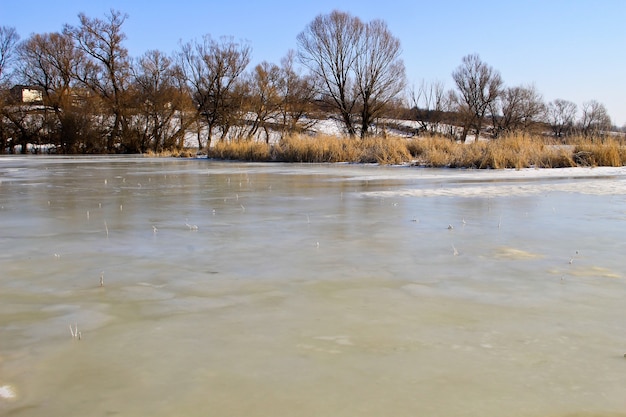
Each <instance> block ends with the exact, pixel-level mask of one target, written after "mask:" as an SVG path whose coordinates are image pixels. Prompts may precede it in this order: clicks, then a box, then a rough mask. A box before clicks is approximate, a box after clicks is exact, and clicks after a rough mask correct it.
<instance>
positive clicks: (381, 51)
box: [354, 20, 406, 137]
mask: <svg viewBox="0 0 626 417" xmlns="http://www.w3.org/2000/svg"><path fill="white" fill-rule="evenodd" d="M360 41H361V42H360V50H359V51H358V54H357V58H356V61H355V66H354V73H355V79H356V87H357V93H358V96H359V104H360V119H361V137H365V136H366V135H367V134H368V130H369V128H370V126H371V125H372V124H373V122H374V120H375V119H376V118H378V117H379V116H380V115H381V114H382V111H383V109H384V108H385V106H386V105H387V104H388V103H389V102H390V101H392V100H393V99H395V98H396V97H397V96H398V94H400V92H402V91H403V90H404V87H405V83H406V76H405V69H404V62H403V61H402V59H401V58H400V55H401V49H400V40H399V39H398V38H396V37H394V36H393V35H392V34H391V32H389V29H388V28H387V24H386V23H385V22H384V21H382V20H373V21H371V22H368V23H367V24H366V25H365V31H364V32H363V33H362V39H361V40H360Z"/></svg>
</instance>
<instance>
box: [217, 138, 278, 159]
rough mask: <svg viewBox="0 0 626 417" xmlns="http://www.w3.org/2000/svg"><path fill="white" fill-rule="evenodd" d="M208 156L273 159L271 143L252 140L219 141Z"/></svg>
mask: <svg viewBox="0 0 626 417" xmlns="http://www.w3.org/2000/svg"><path fill="white" fill-rule="evenodd" d="M207 156H208V157H209V158H215V159H225V160H235V161H248V162H254V161H256V162H267V161H271V155H270V147H269V145H267V144H266V143H265V142H256V141H251V140H245V141H244V140H240V141H233V142H217V143H215V144H214V145H213V146H211V147H210V148H209V149H208V152H207Z"/></svg>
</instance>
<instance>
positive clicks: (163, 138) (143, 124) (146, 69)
mask: <svg viewBox="0 0 626 417" xmlns="http://www.w3.org/2000/svg"><path fill="white" fill-rule="evenodd" d="M133 72H134V83H133V85H134V91H135V94H136V95H137V103H136V108H137V109H138V112H139V114H138V117H137V130H138V131H139V135H138V139H139V143H138V147H139V151H140V152H146V151H147V150H148V149H152V150H153V151H154V152H160V151H163V150H170V149H174V148H177V147H178V141H177V140H176V139H177V138H179V137H180V136H181V135H184V130H185V129H186V128H187V127H188V125H189V124H190V123H191V122H192V120H191V119H189V120H185V122H183V121H182V113H183V111H184V109H185V104H186V95H185V94H184V91H181V90H180V89H179V88H178V83H177V79H176V72H175V68H174V65H173V63H172V60H171V59H170V58H169V57H167V56H166V55H164V54H163V53H162V52H160V51H158V50H150V51H148V52H146V53H145V54H144V55H143V56H141V57H140V58H139V59H138V60H137V61H136V64H135V66H134V68H133Z"/></svg>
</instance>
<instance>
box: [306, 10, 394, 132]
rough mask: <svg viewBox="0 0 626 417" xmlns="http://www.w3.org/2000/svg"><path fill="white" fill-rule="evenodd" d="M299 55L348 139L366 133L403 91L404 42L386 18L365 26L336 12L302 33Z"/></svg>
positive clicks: (314, 23) (354, 18) (313, 22)
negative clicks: (392, 31)
mask: <svg viewBox="0 0 626 417" xmlns="http://www.w3.org/2000/svg"><path fill="white" fill-rule="evenodd" d="M297 40H298V46H299V51H298V56H299V58H300V61H301V62H302V63H303V64H304V65H305V66H306V67H307V68H309V70H310V71H311V72H312V74H313V75H314V76H315V78H316V79H317V80H319V86H321V87H322V89H321V90H320V93H321V94H322V95H323V96H324V97H327V98H328V99H329V101H330V103H331V105H332V107H334V108H335V109H336V110H337V111H338V113H339V115H340V117H341V120H342V121H343V124H344V127H345V129H346V131H347V133H348V134H349V135H350V136H355V135H356V133H357V128H356V126H357V122H359V121H360V130H361V137H364V136H366V135H367V133H368V130H369V128H370V126H371V124H372V123H373V121H374V119H375V118H376V117H378V115H379V114H380V113H381V111H382V109H383V108H384V106H385V105H386V104H387V103H389V102H390V101H391V100H392V99H394V98H395V97H396V96H397V95H398V94H399V93H400V92H401V91H402V89H403V88H404V84H405V72H404V71H405V70H404V63H403V62H402V59H401V58H400V53H401V51H400V41H399V40H398V39H397V38H395V37H394V36H392V35H391V33H390V32H389V30H388V28H387V25H386V24H385V22H383V21H382V20H374V21H371V22H369V23H367V24H365V23H363V22H362V21H361V20H360V19H359V18H358V17H353V16H352V15H350V14H348V13H345V12H340V11H337V10H335V11H333V12H332V13H330V14H328V15H319V16H317V17H316V18H315V19H314V20H313V21H312V22H311V23H309V25H308V26H307V27H306V29H305V30H304V31H303V32H302V33H300V34H299V35H298V38H297Z"/></svg>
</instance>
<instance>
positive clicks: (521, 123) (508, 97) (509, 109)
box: [490, 85, 546, 137]
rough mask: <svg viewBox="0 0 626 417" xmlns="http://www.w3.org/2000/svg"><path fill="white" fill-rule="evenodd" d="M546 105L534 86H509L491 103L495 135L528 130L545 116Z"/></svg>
mask: <svg viewBox="0 0 626 417" xmlns="http://www.w3.org/2000/svg"><path fill="white" fill-rule="evenodd" d="M545 110H546V106H545V104H544V103H543V98H542V96H541V94H539V93H538V92H537V90H536V88H535V87H534V86H532V85H531V86H519V87H509V88H505V89H504V90H502V94H501V95H500V98H499V99H498V100H495V101H494V102H492V103H491V105H490V113H491V119H492V122H493V129H494V137H497V136H499V135H500V134H501V133H503V132H504V133H511V132H515V131H522V132H527V131H528V130H529V129H530V128H531V127H532V126H533V125H534V124H536V123H538V122H539V121H540V120H541V118H542V117H543V116H544V114H545Z"/></svg>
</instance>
